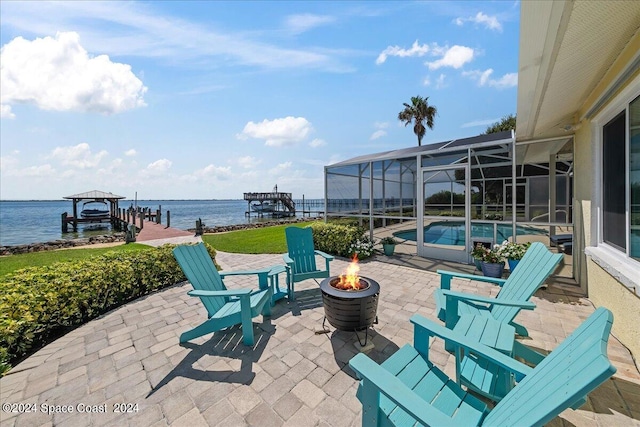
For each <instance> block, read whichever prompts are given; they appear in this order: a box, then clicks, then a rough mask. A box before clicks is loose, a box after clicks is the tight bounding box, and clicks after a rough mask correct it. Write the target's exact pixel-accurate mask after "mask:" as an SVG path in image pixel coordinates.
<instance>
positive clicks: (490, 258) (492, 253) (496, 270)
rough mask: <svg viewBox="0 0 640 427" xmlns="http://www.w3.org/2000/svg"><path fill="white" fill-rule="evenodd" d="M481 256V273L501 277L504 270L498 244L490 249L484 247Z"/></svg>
mask: <svg viewBox="0 0 640 427" xmlns="http://www.w3.org/2000/svg"><path fill="white" fill-rule="evenodd" d="M484 249H485V251H484V256H483V257H482V264H481V268H482V274H484V275H485V276H487V277H502V273H503V272H504V257H503V256H502V254H501V253H500V245H495V246H494V247H493V248H492V249H489V248H484Z"/></svg>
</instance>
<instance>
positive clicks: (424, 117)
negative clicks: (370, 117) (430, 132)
mask: <svg viewBox="0 0 640 427" xmlns="http://www.w3.org/2000/svg"><path fill="white" fill-rule="evenodd" d="M428 100H429V97H428V96H427V97H426V98H423V97H421V96H413V97H411V105H409V104H407V103H406V102H405V103H403V104H402V105H404V110H402V111H400V112H399V113H398V120H400V121H402V122H404V125H405V126H407V125H408V124H409V123H411V122H414V125H413V133H415V134H416V136H417V137H418V146H421V145H422V137H424V134H425V132H426V131H427V128H426V127H425V124H426V125H427V127H428V128H429V129H433V117H434V116H435V115H436V114H437V113H438V110H437V109H436V107H435V106H433V105H429V103H428V102H427V101H428Z"/></svg>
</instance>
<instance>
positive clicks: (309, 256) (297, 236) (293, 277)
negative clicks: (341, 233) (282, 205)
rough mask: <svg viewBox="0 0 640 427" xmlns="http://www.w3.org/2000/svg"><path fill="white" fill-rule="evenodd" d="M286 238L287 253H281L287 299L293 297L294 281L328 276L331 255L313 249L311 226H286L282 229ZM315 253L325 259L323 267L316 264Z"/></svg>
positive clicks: (331, 259)
mask: <svg viewBox="0 0 640 427" xmlns="http://www.w3.org/2000/svg"><path fill="white" fill-rule="evenodd" d="M284 233H285V236H286V238H287V251H288V252H287V253H286V254H283V255H282V257H283V259H284V262H285V264H286V265H287V287H288V292H289V299H290V300H293V299H294V283H296V282H301V281H303V280H307V279H322V278H326V277H329V263H330V262H331V261H333V256H331V255H328V254H326V253H324V252H322V251H317V250H315V247H314V245H313V232H312V231H311V228H309V227H305V228H300V227H287V228H285V230H284ZM316 255H319V256H321V257H322V258H324V260H325V268H324V270H323V269H319V268H318V267H317V266H316Z"/></svg>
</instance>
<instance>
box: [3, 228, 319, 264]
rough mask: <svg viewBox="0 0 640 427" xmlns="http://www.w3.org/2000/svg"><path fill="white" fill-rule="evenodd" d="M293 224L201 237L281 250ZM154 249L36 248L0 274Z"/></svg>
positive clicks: (229, 247)
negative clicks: (93, 257) (287, 228)
mask: <svg viewBox="0 0 640 427" xmlns="http://www.w3.org/2000/svg"><path fill="white" fill-rule="evenodd" d="M313 222H314V221H308V222H299V223H296V224H294V225H295V226H297V227H306V226H308V225H310V224H312V223H313ZM291 225H292V224H284V225H275V226H272V227H264V228H252V229H247V230H238V231H230V232H228V233H217V234H206V235H204V236H202V239H203V240H204V241H205V242H207V243H209V244H210V245H211V246H213V247H214V248H215V249H217V250H220V251H223V252H230V253H242V254H279V253H284V252H286V251H287V243H286V240H285V238H284V229H285V228H286V227H290V226H291ZM146 249H152V248H151V247H150V246H146V245H142V244H139V243H129V244H127V245H119V246H112V247H108V248H91V247H83V248H81V249H68V250H57V251H45V252H33V253H28V254H19V255H10V256H4V257H0V277H2V276H4V275H6V274H9V273H11V272H13V271H15V270H18V269H21V268H25V267H35V266H43V265H50V264H53V263H56V262H61V261H74V260H79V259H85V258H88V257H91V256H97V255H102V254H104V253H105V252H109V251H125V252H126V251H140V250H146Z"/></svg>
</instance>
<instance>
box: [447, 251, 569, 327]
mask: <svg viewBox="0 0 640 427" xmlns="http://www.w3.org/2000/svg"><path fill="white" fill-rule="evenodd" d="M562 257H563V255H562V254H554V253H552V252H550V251H549V250H548V249H547V247H546V246H545V245H544V244H542V243H540V242H534V243H532V244H531V246H530V247H529V249H528V250H527V252H526V253H525V254H524V257H523V258H522V260H520V263H518V268H516V269H515V270H514V271H513V273H511V274H510V275H509V278H508V279H506V280H505V279H497V278H493V277H486V276H476V275H473V274H463V273H455V272H450V271H443V270H438V271H437V272H438V274H440V276H441V278H440V289H436V292H435V293H434V295H435V298H436V313H437V316H438V318H439V319H440V320H443V321H444V322H445V325H446V326H447V328H449V329H453V327H454V326H455V324H456V323H457V321H458V318H459V317H460V315H462V314H472V315H476V316H490V317H492V318H493V319H496V320H498V321H500V322H504V323H509V324H511V325H513V326H514V327H515V328H516V333H517V334H518V335H521V336H524V337H526V336H529V333H528V332H527V329H526V328H525V327H524V326H522V325H520V324H518V323H516V322H515V321H514V319H515V317H516V316H517V315H518V313H519V312H520V310H522V309H527V310H533V308H535V305H534V304H532V303H530V302H528V301H529V299H530V298H531V297H532V296H533V294H534V293H535V292H536V291H537V290H538V288H540V286H542V285H543V284H544V281H545V280H546V279H547V278H548V277H549V275H550V274H551V273H553V271H554V270H555V269H556V267H557V265H558V264H559V263H560V260H562ZM454 277H458V278H463V279H470V280H476V281H481V282H489V283H493V284H496V285H498V286H501V287H502V289H500V292H499V293H498V295H497V297H495V298H487V297H483V296H479V295H473V294H465V293H461V292H454V291H451V290H450V289H451V279H452V278H454Z"/></svg>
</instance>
